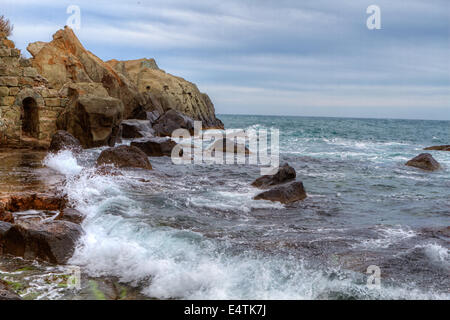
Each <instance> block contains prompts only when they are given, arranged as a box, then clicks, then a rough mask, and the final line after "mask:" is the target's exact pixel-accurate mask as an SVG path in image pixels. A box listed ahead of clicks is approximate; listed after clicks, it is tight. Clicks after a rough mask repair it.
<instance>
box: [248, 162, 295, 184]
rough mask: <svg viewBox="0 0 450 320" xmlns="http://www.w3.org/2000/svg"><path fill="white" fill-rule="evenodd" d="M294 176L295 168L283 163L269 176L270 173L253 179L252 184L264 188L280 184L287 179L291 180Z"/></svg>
mask: <svg viewBox="0 0 450 320" xmlns="http://www.w3.org/2000/svg"><path fill="white" fill-rule="evenodd" d="M296 176H297V173H296V172H295V169H294V168H292V167H291V166H290V165H289V164H287V163H285V164H284V165H283V166H281V167H280V168H279V169H278V171H277V173H276V174H274V175H271V176H270V175H267V176H262V177H260V178H258V179H256V180H255V181H253V183H252V186H254V187H257V188H261V189H265V188H268V187H270V186H274V185H277V184H282V183H285V182H287V181H290V180H293V179H295V178H296Z"/></svg>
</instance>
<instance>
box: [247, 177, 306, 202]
mask: <svg viewBox="0 0 450 320" xmlns="http://www.w3.org/2000/svg"><path fill="white" fill-rule="evenodd" d="M306 197H307V195H306V192H305V189H304V187H303V183H302V182H300V181H297V182H292V183H289V184H286V185H282V186H278V187H274V188H273V189H270V190H268V191H265V192H262V193H260V194H258V195H257V196H255V197H254V198H253V199H254V200H270V201H273V202H281V203H283V204H287V203H292V202H296V201H301V200H304V199H306Z"/></svg>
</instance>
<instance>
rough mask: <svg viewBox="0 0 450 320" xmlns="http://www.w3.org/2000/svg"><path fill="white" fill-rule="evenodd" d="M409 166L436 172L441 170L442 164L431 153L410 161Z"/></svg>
mask: <svg viewBox="0 0 450 320" xmlns="http://www.w3.org/2000/svg"><path fill="white" fill-rule="evenodd" d="M406 165H407V166H410V167H416V168H419V169H422V170H427V171H435V170H438V169H440V167H441V166H440V164H439V162H437V161H436V160H435V159H434V158H433V156H432V155H431V154H429V153H422V154H420V155H418V156H417V157H415V158H413V159H411V160H409V161H408V162H407V163H406Z"/></svg>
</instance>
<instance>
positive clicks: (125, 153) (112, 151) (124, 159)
mask: <svg viewBox="0 0 450 320" xmlns="http://www.w3.org/2000/svg"><path fill="white" fill-rule="evenodd" d="M97 165H98V166H102V165H114V166H116V167H119V168H142V169H148V170H151V169H152V166H151V164H150V161H149V160H148V158H147V155H146V154H145V153H144V152H143V151H142V150H141V149H139V148H136V147H134V146H131V147H129V146H119V147H116V148H109V149H106V150H104V151H102V153H101V154H100V156H99V157H98V159H97Z"/></svg>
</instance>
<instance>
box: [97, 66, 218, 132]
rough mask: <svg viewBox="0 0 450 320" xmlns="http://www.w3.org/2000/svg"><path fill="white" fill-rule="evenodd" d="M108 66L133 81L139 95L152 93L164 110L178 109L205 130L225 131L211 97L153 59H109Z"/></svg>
mask: <svg viewBox="0 0 450 320" xmlns="http://www.w3.org/2000/svg"><path fill="white" fill-rule="evenodd" d="M106 63H107V64H108V65H110V66H111V67H113V68H114V69H115V70H116V71H117V72H118V73H120V74H122V75H123V76H125V77H127V78H128V79H130V80H131V81H132V82H133V83H134V84H135V85H136V86H137V88H138V90H139V92H141V93H150V94H151V96H153V97H154V98H156V99H157V101H158V102H159V104H161V106H162V108H163V109H164V111H167V110H169V109H175V110H177V111H180V112H181V113H184V114H185V115H187V116H189V117H191V118H193V119H194V120H200V121H202V122H203V127H206V128H221V129H222V128H223V123H222V122H221V121H220V120H219V119H217V118H216V115H215V109H214V105H213V103H212V102H211V99H210V98H209V97H208V95H207V94H205V93H201V92H200V91H199V89H198V88H197V86H196V85H195V84H193V83H191V82H189V81H186V80H184V79H183V78H180V77H176V76H173V75H171V74H168V73H166V72H165V71H164V70H161V69H159V68H158V66H157V64H156V62H155V60H154V59H139V60H129V61H117V60H110V61H107V62H106Z"/></svg>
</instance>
